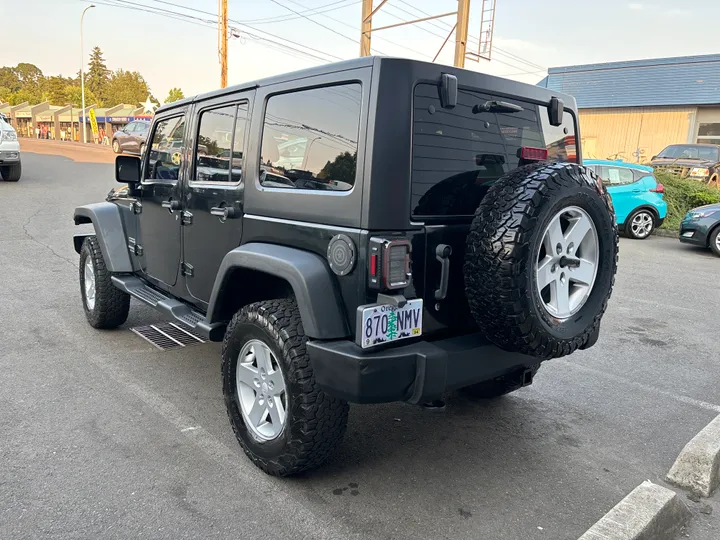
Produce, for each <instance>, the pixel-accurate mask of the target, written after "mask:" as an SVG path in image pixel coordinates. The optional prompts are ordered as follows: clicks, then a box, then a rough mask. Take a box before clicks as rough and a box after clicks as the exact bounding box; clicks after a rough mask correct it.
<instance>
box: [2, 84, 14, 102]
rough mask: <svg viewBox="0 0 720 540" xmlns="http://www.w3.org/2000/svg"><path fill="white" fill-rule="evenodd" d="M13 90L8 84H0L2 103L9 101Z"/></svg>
mask: <svg viewBox="0 0 720 540" xmlns="http://www.w3.org/2000/svg"><path fill="white" fill-rule="evenodd" d="M10 94H12V91H11V90H10V89H9V88H8V87H7V86H0V103H2V102H3V101H7V100H8V97H10Z"/></svg>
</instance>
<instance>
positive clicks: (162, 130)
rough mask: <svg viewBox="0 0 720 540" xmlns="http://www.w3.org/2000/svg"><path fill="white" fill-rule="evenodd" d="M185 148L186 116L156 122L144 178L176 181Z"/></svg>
mask: <svg viewBox="0 0 720 540" xmlns="http://www.w3.org/2000/svg"><path fill="white" fill-rule="evenodd" d="M184 150H185V117H183V116H176V117H174V118H166V119H164V120H160V121H159V122H158V123H157V124H155V131H153V134H152V139H151V143H150V152H149V156H148V162H147V167H146V168H145V175H144V180H161V181H163V180H165V181H169V182H175V181H177V179H178V176H179V174H180V166H181V165H182V159H183V151H184Z"/></svg>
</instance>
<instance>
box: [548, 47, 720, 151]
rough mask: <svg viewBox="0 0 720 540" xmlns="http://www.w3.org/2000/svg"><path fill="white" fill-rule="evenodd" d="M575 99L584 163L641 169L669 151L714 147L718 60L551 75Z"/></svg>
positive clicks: (718, 131)
mask: <svg viewBox="0 0 720 540" xmlns="http://www.w3.org/2000/svg"><path fill="white" fill-rule="evenodd" d="M540 85H541V86H545V87H547V88H550V89H555V90H558V91H561V92H564V93H567V94H570V95H573V96H574V97H575V99H576V100H577V102H578V108H579V110H580V134H581V148H582V154H583V157H584V158H595V159H617V158H620V159H624V160H625V161H632V162H641V163H642V162H646V161H650V159H651V158H652V157H653V156H654V155H656V154H657V153H659V152H660V151H661V150H662V149H663V148H665V147H666V146H667V145H669V144H674V143H710V144H718V145H720V55H707V56H691V57H682V58H659V59H649V60H639V61H630V62H613V63H609V64H592V65H586V66H569V67H561V68H551V69H550V70H549V74H548V76H547V77H546V78H545V79H543V81H541V82H540Z"/></svg>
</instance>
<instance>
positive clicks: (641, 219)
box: [630, 212, 655, 238]
mask: <svg viewBox="0 0 720 540" xmlns="http://www.w3.org/2000/svg"><path fill="white" fill-rule="evenodd" d="M654 224H655V221H654V220H653V217H652V216H651V215H650V213H649V212H638V213H637V214H635V216H634V217H633V220H632V222H631V223H630V229H631V230H632V233H633V235H634V236H635V237H636V238H647V237H648V236H649V235H650V233H651V232H652V230H653V226H654Z"/></svg>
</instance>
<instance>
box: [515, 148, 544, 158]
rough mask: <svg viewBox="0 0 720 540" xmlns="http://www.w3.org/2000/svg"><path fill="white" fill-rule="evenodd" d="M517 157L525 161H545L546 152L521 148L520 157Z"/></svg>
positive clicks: (542, 149)
mask: <svg viewBox="0 0 720 540" xmlns="http://www.w3.org/2000/svg"><path fill="white" fill-rule="evenodd" d="M518 157H519V158H520V159H524V160H525V161H545V160H546V159H547V158H548V151H547V148H533V147H532V146H523V147H522V148H520V155H519V156H518Z"/></svg>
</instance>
